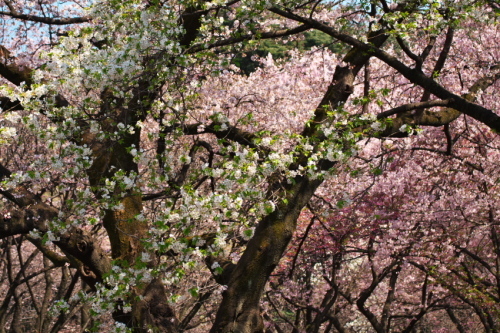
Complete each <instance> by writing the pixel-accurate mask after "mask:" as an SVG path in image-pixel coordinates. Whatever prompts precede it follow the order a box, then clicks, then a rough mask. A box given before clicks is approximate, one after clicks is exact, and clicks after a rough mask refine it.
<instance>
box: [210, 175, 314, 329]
mask: <svg viewBox="0 0 500 333" xmlns="http://www.w3.org/2000/svg"><path fill="white" fill-rule="evenodd" d="M321 182H322V181H321V180H309V179H307V178H297V179H296V183H295V185H292V186H290V188H287V189H286V190H285V191H284V195H283V198H284V199H286V200H283V201H282V202H281V203H280V204H278V205H277V207H276V210H275V211H274V212H273V213H271V214H269V215H267V216H266V217H265V218H264V219H263V220H262V221H261V222H260V223H259V225H258V227H257V228H256V230H255V235H254V237H253V238H252V239H251V240H250V242H249V243H248V245H247V248H246V250H245V252H244V254H243V256H242V257H241V259H240V260H239V261H238V264H237V265H236V268H235V269H234V271H233V272H232V273H231V276H230V279H229V284H228V286H227V290H226V291H225V292H224V294H223V299H222V303H221V305H220V307H219V310H218V312H217V317H216V321H215V323H214V325H213V327H212V330H211V332H212V333H223V332H224V333H225V332H239V333H254V332H264V325H263V320H262V317H261V314H260V308H259V302H260V298H261V295H262V293H263V291H264V288H265V285H266V283H267V280H268V278H269V276H270V275H271V273H272V271H273V270H274V268H275V267H276V266H277V265H278V262H279V260H280V258H281V257H282V255H283V253H284V251H285V250H286V247H287V245H288V242H289V241H290V239H291V238H292V235H293V233H294V231H295V228H296V225H297V218H298V217H299V214H300V211H301V210H302V208H303V207H304V206H305V205H306V204H307V202H308V201H309V199H310V198H311V196H312V195H313V194H314V191H315V190H316V188H317V187H318V186H319V185H320V184H321ZM284 202H287V203H286V204H285V203H284Z"/></svg>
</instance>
